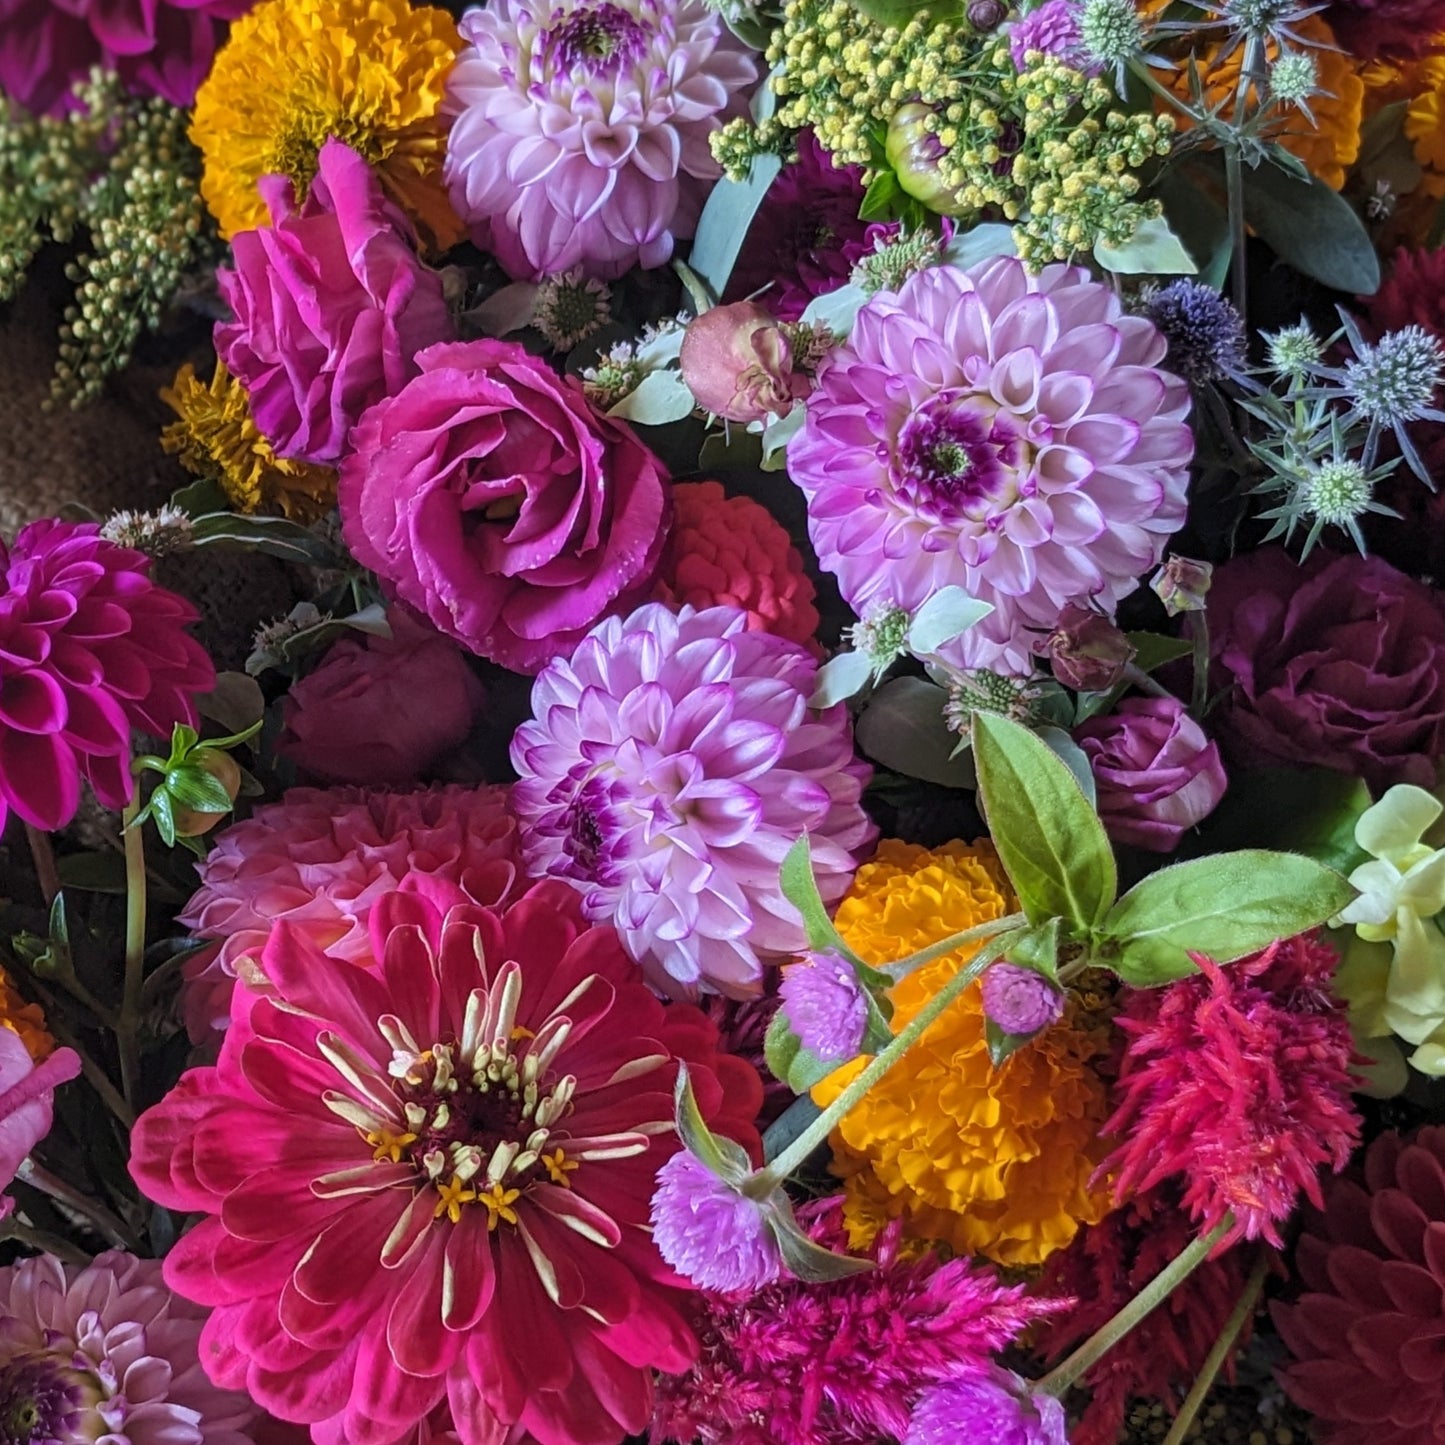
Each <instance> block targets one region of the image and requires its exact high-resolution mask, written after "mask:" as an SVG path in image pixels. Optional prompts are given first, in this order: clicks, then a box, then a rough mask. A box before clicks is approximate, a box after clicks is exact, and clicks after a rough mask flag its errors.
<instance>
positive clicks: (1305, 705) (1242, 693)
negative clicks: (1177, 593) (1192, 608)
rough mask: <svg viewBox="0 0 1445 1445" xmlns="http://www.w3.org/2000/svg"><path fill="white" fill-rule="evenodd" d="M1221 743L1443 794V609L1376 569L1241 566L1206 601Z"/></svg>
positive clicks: (1350, 561) (1316, 555) (1410, 583)
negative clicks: (1437, 787)
mask: <svg viewBox="0 0 1445 1445" xmlns="http://www.w3.org/2000/svg"><path fill="white" fill-rule="evenodd" d="M1208 617H1209V642H1210V651H1211V655H1212V659H1213V665H1214V673H1213V678H1212V680H1213V683H1214V685H1215V686H1217V687H1221V688H1228V694H1227V696H1226V697H1225V700H1224V702H1223V703H1222V705H1221V707H1220V710H1219V724H1218V727H1217V729H1216V731H1217V732H1218V734H1219V737H1220V740H1221V742H1222V743H1223V744H1224V748H1225V751H1226V754H1227V755H1228V756H1229V758H1230V759H1231V761H1233V762H1237V763H1239V764H1241V765H1244V766H1249V767H1265V766H1270V765H1278V764H1299V765H1302V766H1313V767H1324V768H1334V769H1336V770H1337V771H1339V772H1342V773H1353V774H1355V775H1357V776H1359V777H1362V778H1364V779H1365V781H1366V782H1367V783H1369V785H1370V786H1371V788H1373V789H1375V790H1376V791H1377V792H1378V791H1379V790H1381V789H1383V788H1386V787H1388V786H1389V785H1390V784H1392V783H1415V784H1417V785H1419V786H1420V787H1425V788H1429V787H1433V786H1434V783H1435V761H1436V759H1437V758H1439V757H1440V755H1441V754H1442V753H1445V607H1442V605H1441V602H1440V599H1439V597H1438V595H1437V594H1436V593H1435V592H1434V591H1432V590H1431V589H1430V588H1429V587H1426V586H1424V585H1423V584H1421V583H1419V582H1416V581H1414V580H1412V579H1411V578H1409V577H1407V576H1405V574H1404V573H1402V572H1397V571H1396V570H1395V568H1393V567H1391V566H1390V565H1389V564H1388V563H1386V562H1382V561H1381V560H1380V559H1379V558H1377V557H1361V556H1359V555H1358V554H1356V553H1350V554H1349V555H1348V556H1343V557H1341V556H1334V555H1333V554H1331V553H1329V552H1326V551H1323V550H1322V549H1319V548H1316V549H1315V551H1314V552H1312V553H1311V554H1310V557H1309V559H1308V560H1307V561H1306V562H1305V563H1304V564H1303V565H1300V564H1297V563H1295V562H1294V561H1293V560H1292V559H1291V558H1290V556H1289V554H1288V553H1286V552H1285V551H1284V550H1283V549H1282V548H1279V547H1268V548H1265V549H1264V550H1263V551H1259V552H1254V553H1251V554H1248V555H1245V556H1240V557H1236V558H1235V559H1234V560H1233V561H1231V562H1229V563H1227V564H1226V565H1225V566H1223V567H1221V568H1219V570H1218V571H1217V572H1216V573H1215V574H1214V584H1213V586H1212V588H1211V589H1210V593H1209V610H1208Z"/></svg>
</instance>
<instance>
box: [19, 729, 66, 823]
mask: <svg viewBox="0 0 1445 1445" xmlns="http://www.w3.org/2000/svg"><path fill="white" fill-rule="evenodd" d="M0 795H3V796H4V798H5V800H6V801H7V802H8V803H9V804H10V806H11V807H12V808H14V809H15V811H16V812H17V813H19V814H20V816H21V817H22V818H24V819H25V821H26V822H27V823H30V824H33V825H34V826H35V827H37V828H41V829H43V830H44V831H46V832H54V831H55V830H56V829H57V828H62V827H64V826H65V824H66V823H68V822H69V821H70V820H71V819H72V818H73V817H74V816H75V810H76V809H77V808H78V807H79V806H80V769H79V767H78V766H77V763H76V757H75V754H74V753H73V752H72V751H71V748H70V746H69V744H67V743H66V742H64V741H63V740H62V739H61V738H59V737H56V736H55V735H54V734H53V733H20V732H12V731H3V732H0Z"/></svg>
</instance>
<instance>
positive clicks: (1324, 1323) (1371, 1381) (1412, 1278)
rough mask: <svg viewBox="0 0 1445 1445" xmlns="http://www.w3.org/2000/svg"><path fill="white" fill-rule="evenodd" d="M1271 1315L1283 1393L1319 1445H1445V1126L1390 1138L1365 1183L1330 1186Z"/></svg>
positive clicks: (1375, 1151)
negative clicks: (1291, 1282) (1291, 1283)
mask: <svg viewBox="0 0 1445 1445" xmlns="http://www.w3.org/2000/svg"><path fill="white" fill-rule="evenodd" d="M1295 1269H1296V1271H1297V1273H1298V1275H1299V1278H1300V1280H1301V1282H1302V1284H1303V1289H1302V1291H1301V1292H1300V1293H1299V1294H1298V1295H1297V1296H1296V1297H1295V1298H1294V1299H1293V1300H1292V1301H1291V1302H1289V1303H1287V1304H1277V1305H1275V1306H1274V1311H1273V1313H1274V1322H1275V1325H1276V1326H1277V1327H1278V1329H1279V1332H1280V1334H1281V1336H1283V1338H1284V1342H1285V1344H1286V1345H1288V1346H1289V1349H1290V1352H1291V1353H1292V1354H1293V1355H1294V1357H1295V1358H1294V1363H1292V1364H1290V1365H1289V1366H1287V1367H1286V1368H1285V1369H1284V1370H1282V1371H1281V1372H1280V1381H1281V1383H1282V1384H1283V1385H1284V1388H1285V1391H1286V1393H1287V1394H1288V1395H1289V1397H1290V1398H1291V1399H1292V1400H1294V1401H1295V1403H1296V1404H1298V1405H1300V1406H1302V1407H1303V1408H1304V1409H1306V1410H1308V1411H1309V1412H1310V1414H1311V1415H1312V1416H1314V1424H1313V1430H1314V1434H1313V1438H1314V1439H1316V1440H1318V1441H1319V1445H1441V1442H1442V1441H1445V1349H1442V1345H1441V1342H1442V1340H1445V1128H1440V1127H1438V1126H1431V1127H1427V1128H1423V1129H1417V1130H1416V1131H1415V1132H1414V1133H1413V1134H1408V1135H1405V1136H1403V1137H1402V1136H1401V1135H1399V1134H1395V1133H1389V1134H1382V1135H1381V1136H1380V1137H1379V1138H1378V1139H1376V1140H1375V1142H1374V1143H1373V1144H1371V1145H1370V1147H1369V1149H1368V1150H1367V1151H1366V1153H1365V1159H1364V1169H1363V1177H1361V1178H1359V1179H1355V1178H1350V1177H1346V1178H1344V1179H1335V1180H1332V1181H1331V1183H1330V1186H1329V1189H1328V1191H1327V1193H1326V1198H1325V1208H1324V1212H1323V1214H1322V1215H1317V1216H1315V1217H1312V1218H1311V1219H1309V1220H1308V1221H1307V1222H1306V1225H1305V1231H1304V1234H1303V1235H1302V1236H1301V1238H1300V1241H1299V1246H1298V1248H1297V1249H1296V1251H1295Z"/></svg>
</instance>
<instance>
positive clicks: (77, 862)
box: [56, 853, 125, 895]
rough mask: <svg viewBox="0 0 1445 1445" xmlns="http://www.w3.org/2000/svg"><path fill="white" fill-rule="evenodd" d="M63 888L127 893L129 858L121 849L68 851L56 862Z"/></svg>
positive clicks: (91, 891) (86, 891)
mask: <svg viewBox="0 0 1445 1445" xmlns="http://www.w3.org/2000/svg"><path fill="white" fill-rule="evenodd" d="M56 868H57V870H58V871H59V873H60V886H61V887H62V888H78V889H80V890H81V891H82V892H85V893H116V894H121V895H123V894H124V893H125V859H124V858H123V857H122V856H121V855H120V854H119V853H67V854H65V855H64V857H62V858H60V859H58V860H57V862H56Z"/></svg>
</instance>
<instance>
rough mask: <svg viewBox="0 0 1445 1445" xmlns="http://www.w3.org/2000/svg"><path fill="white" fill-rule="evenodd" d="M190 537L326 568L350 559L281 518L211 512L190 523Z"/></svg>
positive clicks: (204, 544) (200, 542) (200, 544)
mask: <svg viewBox="0 0 1445 1445" xmlns="http://www.w3.org/2000/svg"><path fill="white" fill-rule="evenodd" d="M191 540H192V541H193V542H194V544H195V545H196V546H197V547H208V546H216V545H222V546H225V545H229V546H233V547H242V548H244V549H245V550H246V551H249V552H265V553H267V554H268V555H270V556H272V557H280V558H281V560H282V561H284V562H300V563H304V564H305V565H307V566H311V567H324V568H327V569H332V568H337V567H346V566H347V565H348V564H349V562H350V558H348V557H347V555H346V553H345V552H343V551H342V550H341V549H340V548H339V547H337V546H336V545H334V544H333V543H331V542H328V541H326V540H325V538H323V537H321V536H319V535H317V534H316V533H315V532H311V531H308V530H307V529H306V528H305V527H302V526H298V525H297V524H296V523H295V522H288V521H287V520H286V519H285V518H284V517H240V516H237V515H236V514H235V513H233V512H212V513H210V514H209V515H207V516H204V517H197V518H196V519H195V520H194V521H193V522H192V523H191Z"/></svg>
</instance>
